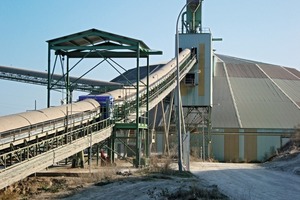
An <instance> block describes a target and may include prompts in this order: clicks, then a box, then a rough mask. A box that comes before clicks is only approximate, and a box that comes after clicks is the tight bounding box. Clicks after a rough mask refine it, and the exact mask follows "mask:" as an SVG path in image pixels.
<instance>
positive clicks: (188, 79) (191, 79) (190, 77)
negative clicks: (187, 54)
mask: <svg viewBox="0 0 300 200" xmlns="http://www.w3.org/2000/svg"><path fill="white" fill-rule="evenodd" d="M184 83H185V84H186V85H195V74H194V73H188V74H187V75H186V76H185V81H184Z"/></svg>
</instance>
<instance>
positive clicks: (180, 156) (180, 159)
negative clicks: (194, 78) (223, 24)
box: [175, 1, 191, 172]
mask: <svg viewBox="0 0 300 200" xmlns="http://www.w3.org/2000/svg"><path fill="white" fill-rule="evenodd" d="M190 2H191V1H190ZM190 2H188V3H187V4H185V5H184V6H183V8H182V9H181V11H180V13H179V15H178V17H177V21H176V42H175V52H176V53H175V54H176V68H177V79H176V80H177V86H176V100H177V101H176V106H177V107H176V108H177V109H176V113H177V120H176V125H177V140H178V169H179V171H180V172H181V171H182V137H181V114H180V71H179V33H178V22H179V18H180V15H181V13H182V11H183V9H184V8H185V7H186V6H187V5H188V4H189V3H190Z"/></svg>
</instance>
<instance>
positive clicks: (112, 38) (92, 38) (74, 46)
mask: <svg viewBox="0 0 300 200" xmlns="http://www.w3.org/2000/svg"><path fill="white" fill-rule="evenodd" d="M47 42H48V43H49V47H50V48H51V49H54V50H60V51H63V52H70V51H77V52H78V51H83V50H100V49H105V50H108V51H110V50H118V51H120V50H122V51H124V50H131V51H137V49H138V48H139V50H140V51H141V52H143V53H146V54H147V55H151V54H158V55H160V54H162V52H161V51H155V50H151V49H150V48H149V47H148V46H147V45H146V44H145V43H144V42H143V41H141V40H137V39H133V38H129V37H125V36H121V35H117V34H114V33H109V32H105V31H101V30H97V29H89V30H86V31H82V32H78V33H74V34H71V35H67V36H63V37H59V38H56V39H52V40H48V41H47ZM137 45H138V47H137ZM119 53H122V52H119ZM70 55H71V54H70Z"/></svg>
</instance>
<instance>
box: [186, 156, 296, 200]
mask: <svg viewBox="0 0 300 200" xmlns="http://www.w3.org/2000/svg"><path fill="white" fill-rule="evenodd" d="M190 169H191V172H192V173H193V174H195V175H196V176H198V177H199V178H200V179H201V180H205V181H206V182H207V184H211V185H217V186H218V188H219V190H220V191H221V192H222V193H223V194H225V195H227V196H228V197H230V199H241V200H243V199H247V200H248V199H259V200H262V199H272V200H281V199H284V200H287V199H300V176H299V175H296V174H292V173H288V172H284V171H275V170H271V169H267V168H265V167H262V166H260V165H257V164H234V163H205V162H193V163H191V167H190Z"/></svg>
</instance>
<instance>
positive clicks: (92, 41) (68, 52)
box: [47, 29, 162, 167]
mask: <svg viewBox="0 0 300 200" xmlns="http://www.w3.org/2000/svg"><path fill="white" fill-rule="evenodd" d="M47 42H48V86H47V106H48V107H50V95H51V92H50V91H51V90H52V89H53V88H54V86H55V84H52V74H51V71H54V69H55V66H56V63H57V59H58V57H59V58H60V63H61V66H62V69H63V68H64V66H63V59H64V57H65V56H66V58H67V64H66V65H67V66H66V73H64V74H63V76H62V77H63V78H64V79H65V88H66V94H67V98H66V99H67V103H70V102H72V99H71V97H72V94H71V93H72V91H73V89H72V85H70V80H69V79H70V76H69V73H70V71H71V70H72V69H74V68H75V67H76V65H77V64H78V63H79V62H81V61H82V60H83V59H85V58H101V59H103V61H101V62H99V63H98V64H97V65H95V66H94V67H93V68H92V69H91V70H93V69H94V68H95V67H97V66H98V65H100V64H101V63H102V62H104V61H106V60H107V59H111V58H136V67H137V73H136V85H135V86H134V87H135V89H136V100H135V101H136V102H135V105H136V110H135V112H136V118H135V121H134V122H132V123H130V124H126V123H124V124H123V123H121V124H119V125H117V126H116V127H115V130H116V129H134V130H135V132H136V133H135V134H136V138H135V139H136V151H135V154H136V163H135V166H136V167H139V166H140V165H141V154H140V153H141V137H142V131H141V130H147V131H146V145H145V146H146V157H149V155H150V150H149V131H148V122H149V120H148V117H149V87H148V86H149V72H150V67H149V56H150V55H161V54H162V51H156V50H151V49H150V48H149V47H148V46H147V45H146V44H145V43H144V42H143V41H141V40H137V39H133V38H129V37H125V36H120V35H116V34H113V33H108V32H105V31H100V30H97V29H90V30H86V31H83V32H79V33H75V34H71V35H67V36H63V37H60V38H56V39H52V40H49V41H47ZM51 51H55V55H56V58H55V62H54V67H53V68H51ZM71 58H80V60H79V61H78V62H77V63H76V64H75V65H74V66H73V67H71V68H70V66H69V63H70V62H69V59H71ZM141 58H146V59H147V71H148V74H147V83H146V88H147V98H146V113H144V115H145V116H146V121H141V115H140V113H139V111H140V98H141V97H140V96H139V88H140V83H139V82H140V66H139V65H140V59H141ZM91 70H89V71H91ZM87 73H88V72H87ZM85 74H86V73H85ZM85 74H84V75H85ZM84 75H83V76H84ZM83 76H81V77H83ZM106 87H107V88H108V89H107V90H110V85H107V86H106ZM114 88H115V87H114ZM115 139H117V137H116V134H113V138H112V140H111V142H109V143H110V145H109V146H110V147H114V140H115ZM111 157H112V158H113V160H114V154H113V153H112V152H111Z"/></svg>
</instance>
